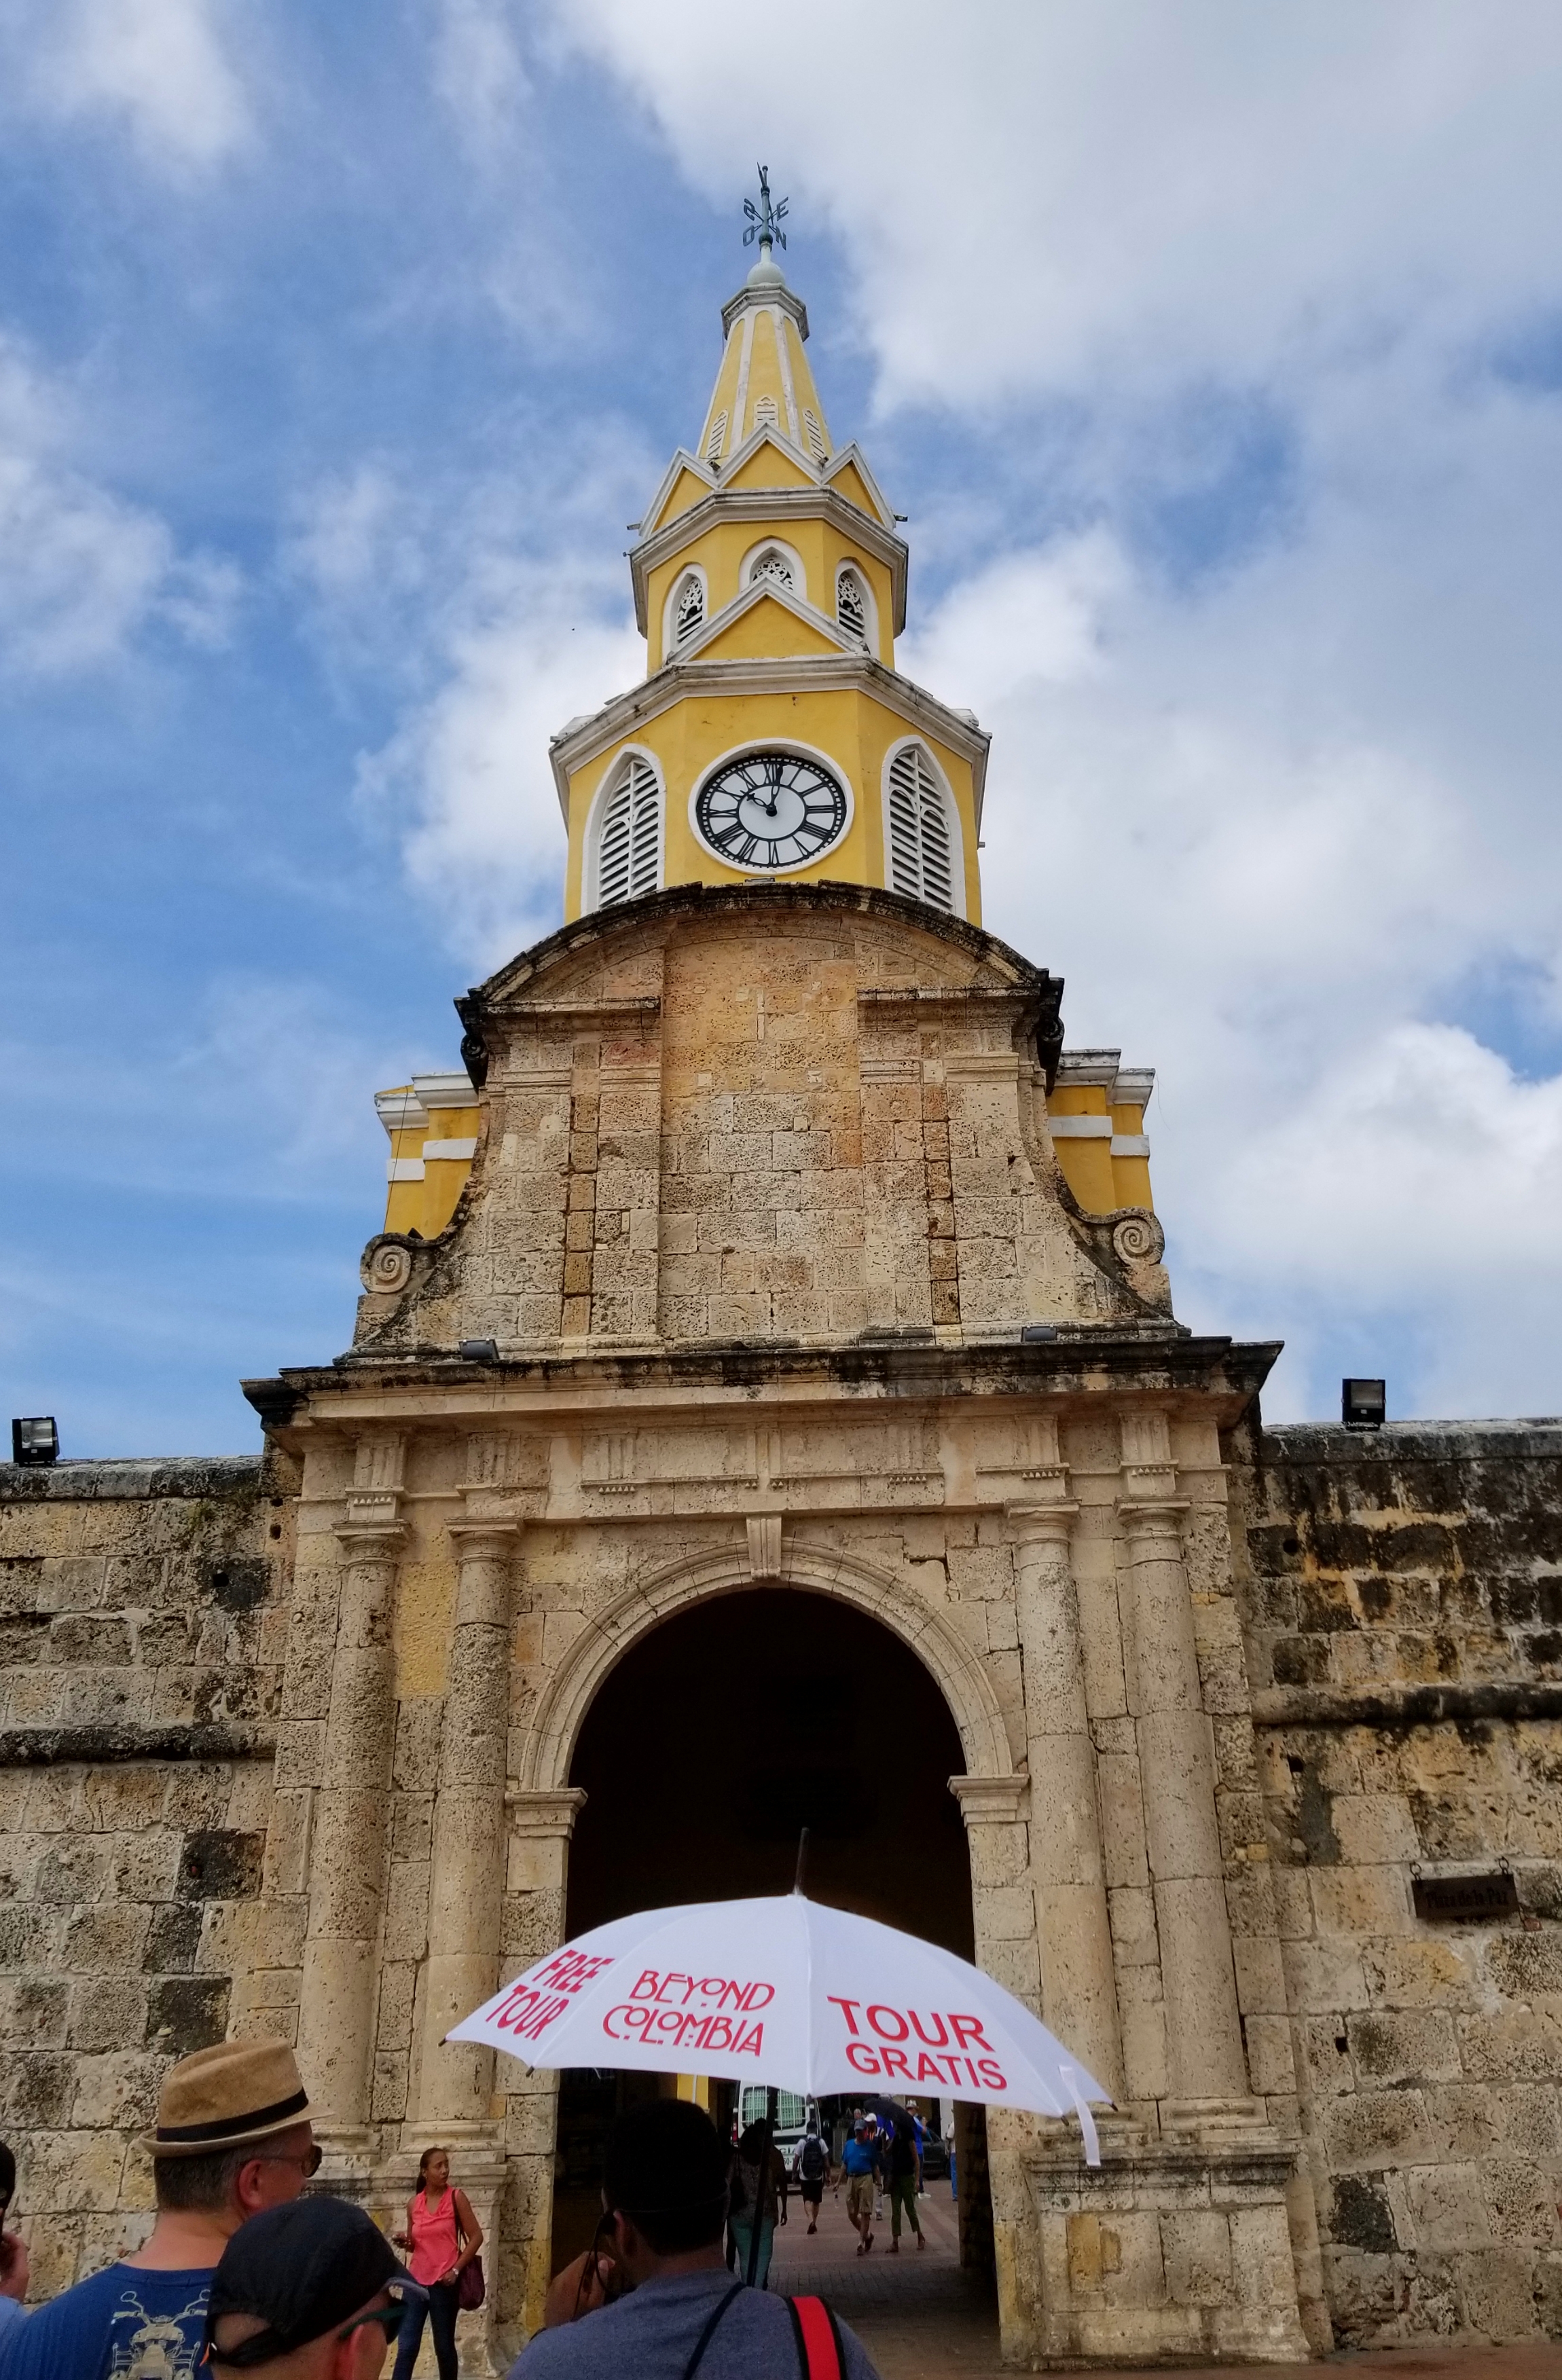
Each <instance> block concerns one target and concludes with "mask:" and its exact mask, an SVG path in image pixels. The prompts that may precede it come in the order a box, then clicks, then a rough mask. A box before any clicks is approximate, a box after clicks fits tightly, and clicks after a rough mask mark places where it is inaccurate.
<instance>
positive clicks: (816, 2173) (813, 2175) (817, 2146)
mask: <svg viewBox="0 0 1562 2380" xmlns="http://www.w3.org/2000/svg"><path fill="white" fill-rule="evenodd" d="M829 2162H830V2160H829V2158H828V2157H827V2156H826V2155H825V2154H824V2142H823V2141H819V2140H806V2141H804V2143H803V2144H802V2155H801V2157H800V2159H799V2171H800V2173H801V2174H802V2178H803V2180H805V2181H817V2180H819V2179H820V2178H821V2176H822V2175H823V2173H824V2168H825V2167H826V2166H827V2165H828V2164H829Z"/></svg>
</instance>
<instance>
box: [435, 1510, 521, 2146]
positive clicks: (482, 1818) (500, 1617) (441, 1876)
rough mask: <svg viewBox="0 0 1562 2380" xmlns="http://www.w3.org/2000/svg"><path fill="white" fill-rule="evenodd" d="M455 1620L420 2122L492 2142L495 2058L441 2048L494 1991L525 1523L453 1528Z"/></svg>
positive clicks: (472, 2047) (472, 2048)
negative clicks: (517, 1568) (515, 1573)
mask: <svg viewBox="0 0 1562 2380" xmlns="http://www.w3.org/2000/svg"><path fill="white" fill-rule="evenodd" d="M450 1536H451V1538H452V1540H453V1542H454V1544H455V1547H456V1552H457V1560H458V1573H457V1585H456V1618H455V1625H454V1629H453V1631H452V1634H451V1639H450V1661H449V1670H448V1672H447V1677H446V1683H445V1715H444V1720H443V1724H442V1726H441V1729H440V1754H439V1791H438V1794H437V1797H436V1799H435V1802H434V1813H433V1858H432V1863H431V1883H430V1892H429V1951H428V1965H427V1969H426V1972H425V1974H424V1980H423V1995H422V2006H423V2055H422V2064H421V2084H420V2090H419V2119H420V2121H421V2125H422V2126H423V2128H424V2129H425V2130H426V2129H427V2128H428V2127H430V2126H433V2127H434V2128H435V2129H437V2130H440V2131H443V2132H444V2133H445V2134H446V2135H450V2136H451V2137H453V2138H459V2137H461V2128H462V2127H466V2126H472V2127H478V2128H480V2129H481V2131H482V2133H483V2134H484V2135H486V2133H487V2131H488V2127H489V2125H490V2121H491V2117H492V2100H493V2094H494V2053H493V2051H492V2050H491V2049H484V2048H482V2047H481V2046H478V2045H477V2044H475V2043H471V2042H453V2043H451V2044H450V2045H449V2046H445V2034H446V2033H448V2031H449V2030H450V2027H451V2026H452V2025H453V2024H457V2023H458V2022H460V2020H461V2018H462V2017H464V2016H468V2015H470V2013H471V2011H472V2010H473V2009H474V2008H479V2007H481V2006H482V2002H483V2001H484V2000H485V1999H488V1998H491V1996H492V1995H493V1993H494V1991H495V1990H496V1988H497V1986H498V1981H499V1949H500V1939H501V1928H502V1920H503V1895H504V1884H505V1841H504V1825H505V1748H506V1726H507V1723H508V1718H509V1683H510V1635H511V1624H510V1604H511V1593H512V1565H513V1562H514V1559H515V1551H516V1544H517V1540H518V1538H519V1526H518V1524H516V1523H515V1522H513V1521H505V1520H472V1521H468V1522H457V1523H455V1524H452V1526H451V1529H450Z"/></svg>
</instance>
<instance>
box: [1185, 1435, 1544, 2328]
mask: <svg viewBox="0 0 1562 2380" xmlns="http://www.w3.org/2000/svg"><path fill="white" fill-rule="evenodd" d="M1230 1451H1231V1453H1232V1456H1233V1458H1234V1463H1235V1466H1236V1467H1235V1469H1234V1473H1233V1485H1234V1490H1235V1497H1236V1503H1237V1508H1238V1520H1239V1530H1238V1535H1239V1539H1240V1540H1241V1542H1239V1547H1238V1585H1239V1596H1240V1599H1241V1602H1242V1608H1243V1620H1244V1630H1245V1636H1246V1645H1247V1659H1248V1667H1249V1670H1250V1674H1251V1682H1252V1687H1253V1706H1254V1714H1255V1718H1256V1720H1257V1722H1258V1743H1259V1748H1260V1769H1261V1775H1262V1782H1263V1794H1264V1808H1265V1816H1266V1821H1267V1836H1268V1843H1269V1849H1270V1856H1271V1860H1272V1863H1273V1864H1274V1868H1275V1887H1276V1899H1277V1904H1278V1909H1279V1913H1280V1928H1281V1935H1282V1941H1283V1951H1284V1959H1285V1969H1286V1981H1287V1997H1288V2000H1289V2006H1290V2010H1291V2019H1290V2022H1291V2034H1292V2040H1293V2045H1294V2051H1295V2064H1296V2070H1297V2075H1298V2080H1299V2084H1300V2091H1301V2095H1302V2097H1301V2106H1302V2124H1303V2131H1304V2136H1305V2140H1306V2143H1307V2155H1308V2160H1309V2165H1310V2170H1311V2175H1312V2184H1313V2190H1314V2194H1315V2198H1316V2204H1317V2209H1318V2220H1319V2227H1320V2231H1321V2234H1322V2239H1323V2257H1324V2278H1325V2287H1326V2289H1327V2294H1328V2298H1329V2302H1330V2308H1331V2312H1332V2314H1333V2318H1334V2323H1335V2327H1336V2334H1337V2336H1338V2338H1339V2339H1340V2341H1341V2343H1350V2344H1352V2345H1369V2344H1383V2343H1385V2342H1387V2341H1390V2340H1392V2339H1395V2338H1407V2337H1409V2336H1412V2335H1414V2334H1418V2333H1419V2334H1424V2333H1426V2332H1428V2331H1431V2332H1434V2333H1440V2334H1444V2335H1448V2334H1452V2333H1455V2332H1458V2331H1476V2332H1481V2333H1483V2334H1484V2335H1486V2336H1487V2337H1490V2338H1525V2337H1530V2336H1532V2335H1534V2334H1536V2333H1537V2332H1541V2333H1550V2334H1555V2333H1556V2332H1557V2331H1558V2330H1562V2222H1559V2219H1558V2204H1557V2202H1558V2199H1559V2197H1562V2121H1559V2118H1562V1794H1559V1792H1558V1787H1559V1785H1562V1683H1559V1682H1558V1681H1559V1680H1562V1423H1554V1422H1543V1423H1523V1422H1515V1423H1506V1424H1505V1423H1470V1424H1458V1423H1446V1424H1436V1423H1415V1424H1400V1425H1395V1426H1392V1427H1388V1428H1386V1429H1384V1430H1382V1431H1380V1432H1377V1433H1374V1434H1372V1435H1362V1436H1358V1435H1354V1434H1352V1433H1348V1432H1347V1431H1345V1430H1342V1429H1338V1428H1317V1427H1294V1428H1284V1429H1272V1430H1267V1431H1263V1432H1262V1433H1256V1432H1254V1431H1253V1430H1251V1428H1244V1430H1243V1431H1242V1432H1241V1433H1239V1436H1238V1438H1237V1439H1236V1441H1235V1443H1234V1444H1233V1446H1232V1448H1231V1450H1230ZM1501 1866H1507V1867H1509V1868H1510V1869H1511V1871H1512V1874H1513V1876H1514V1878H1515V1880H1516V1885H1517V1893H1518V1900H1519V1910H1518V1911H1517V1912H1516V1913H1514V1914H1512V1915H1510V1916H1507V1917H1506V1918H1502V1919H1498V1920H1496V1921H1493V1922H1486V1923H1448V1922H1446V1921H1442V1920H1427V1919H1425V1918H1421V1917H1418V1916H1417V1915H1416V1913H1415V1910H1414V1906H1413V1902H1412V1894H1411V1886H1412V1881H1413V1879H1414V1877H1415V1876H1416V1874H1417V1873H1418V1872H1419V1873H1421V1874H1422V1875H1423V1876H1429V1877H1430V1876H1458V1875H1461V1874H1463V1875H1470V1874H1472V1873H1477V1872H1482V1871H1485V1872H1491V1871H1493V1870H1495V1869H1498V1868H1499V1867H1501Z"/></svg>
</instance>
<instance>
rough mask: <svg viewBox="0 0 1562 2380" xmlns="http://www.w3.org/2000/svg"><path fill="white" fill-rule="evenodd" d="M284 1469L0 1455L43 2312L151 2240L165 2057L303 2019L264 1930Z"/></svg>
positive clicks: (20, 2025)
mask: <svg viewBox="0 0 1562 2380" xmlns="http://www.w3.org/2000/svg"><path fill="white" fill-rule="evenodd" d="M292 1472H293V1466H292V1465H291V1464H290V1463H288V1461H287V1458H286V1457H285V1456H282V1455H280V1454H273V1455H272V1456H270V1457H269V1458H268V1459H267V1462H266V1463H265V1464H264V1465H262V1463H261V1462H260V1461H259V1460H258V1459H256V1460H249V1459H246V1460H234V1461H224V1462H194V1461H190V1462H166V1463H165V1462H159V1463H60V1464H58V1465H56V1466H54V1467H52V1468H49V1469H46V1470H45V1469H38V1470H31V1469H18V1468H17V1467H15V1466H13V1465H10V1464H6V1465H0V1657H3V1660H0V2037H3V2038H4V2041H5V2044H6V2058H5V2062H4V2070H3V2082H0V2131H4V2134H5V2136H6V2138H7V2139H8V2140H9V2141H10V2142H11V2143H12V2145H13V2147H14V2148H15V2149H16V2150H17V2152H18V2161H19V2167H20V2179H19V2183H18V2210H19V2214H20V2220H21V2228H22V2230H23V2232H24V2233H25V2234H26V2235H27V2237H28V2239H29V2241H30V2245H31V2258H32V2273H33V2289H34V2293H35V2295H37V2296H40V2297H47V2296H50V2295H52V2294H54V2293H55V2291H56V2290H58V2289H64V2288H66V2287H67V2286H68V2285H69V2283H70V2282H71V2281H73V2280H75V2279H77V2278H79V2277H80V2276H81V2275H82V2274H84V2273H86V2272H90V2271H92V2270H94V2269H96V2268H97V2267H98V2266H99V2265H103V2264H104V2263H106V2262H108V2261H110V2260H111V2259H112V2257H113V2256H114V2255H116V2254H117V2253H121V2252H122V2251H123V2250H124V2249H125V2248H126V2247H127V2246H130V2245H133V2244H135V2243H136V2242H137V2241H139V2240H140V2239H141V2238H142V2237H143V2236H144V2234H145V2231H146V2229H147V2228H148V2226H149V2224H150V2221H151V2171H150V2168H149V2166H148V2164H147V2162H146V2160H145V2158H144V2157H142V2156H141V2155H140V2154H139V2153H138V2152H137V2151H136V2150H135V2149H134V2148H133V2146H132V2145H131V2142H132V2137H133V2135H134V2133H135V2132H136V2131H139V2130H140V2129H141V2128H142V2127H143V2126H144V2125H145V2124H146V2123H147V2122H148V2121H149V2120H150V2119H151V2117H152V2115H153V2111H154V2109H155V2107H156V2100H157V2092H158V2087H159V2084H160V2083H161V2081H162V2077H163V2075H164V2073H165V2070H166V2069H167V2067H168V2066H169V2064H170V2063H171V2062H172V2060H173V2059H174V2058H179V2057H183V2056H185V2055H186V2054H187V2053H188V2052H189V2051H190V2050H192V2049H198V2048H201V2047H202V2046H204V2045H205V2044H207V2043H208V2042H213V2041H220V2040H222V2039H223V2038H224V2037H225V2036H226V2034H230V2033H233V2032H241V2031H244V2030H247V2029H249V2030H270V2029H273V2028H274V2027H276V2026H280V2027H282V2029H284V2030H286V2029H287V2027H288V2026H289V2025H290V2023H291V2021H292V2019H291V2011H290V2010H289V2008H288V2007H287V2004H286V1997H287V1996H286V1994H283V1995H280V1996H278V1995H274V1994H273V1993H272V1992H271V1991H270V1989H269V1988H268V1975H267V1962H268V1945H267V1943H266V1941H265V1940H264V1939H263V1938H262V1928H261V1927H260V1926H259V1925H257V1922H256V1921H257V1917H258V1914H259V1912H260V1909H261V1902H260V1898H259V1896H260V1892H261V1888H262V1864H263V1859H264V1853H265V1846H266V1834H267V1825H268V1818H269V1812H270V1803H271V1792H272V1762H271V1753H272V1731H273V1724H274V1718H275V1699H276V1689H277V1682H278V1676H279V1664H280V1654H281V1645H282V1633H281V1632H282V1630H283V1628H284V1626H285V1624H286V1613H285V1609H284V1608H283V1605H282V1603H281V1601H280V1599H279V1597H278V1592H277V1588H278V1582H279V1581H281V1580H285V1579H286V1577H287V1571H288V1567H289V1564H290V1559H291V1550H292V1536H293V1516H294V1505H293V1501H292V1488H293V1486H294V1480H293V1476H292ZM276 1998H281V2000H282V2005H274V2000H275V1999H276Z"/></svg>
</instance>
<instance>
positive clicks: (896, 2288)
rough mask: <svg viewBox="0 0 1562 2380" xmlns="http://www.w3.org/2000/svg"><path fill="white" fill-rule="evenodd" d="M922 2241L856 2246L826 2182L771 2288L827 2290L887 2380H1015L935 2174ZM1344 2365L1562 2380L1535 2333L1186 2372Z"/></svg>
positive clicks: (1437, 2376) (1556, 2360)
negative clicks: (814, 2217)
mask: <svg viewBox="0 0 1562 2380" xmlns="http://www.w3.org/2000/svg"><path fill="white" fill-rule="evenodd" d="M918 2211H919V2213H920V2214H921V2219H922V2226H923V2228H924V2230H925V2231H926V2233H927V2236H928V2245H927V2247H926V2248H925V2249H924V2250H922V2251H921V2253H920V2254H919V2253H918V2252H917V2249H916V2248H915V2246H914V2245H913V2244H912V2243H911V2241H909V2240H907V2239H905V2238H903V2239H902V2242H901V2250H900V2253H899V2255H898V2256H891V2255H888V2254H887V2253H885V2251H886V2250H887V2249H888V2246H889V2226H888V2222H887V2220H886V2221H885V2223H883V2224H882V2225H879V2226H877V2227H875V2230H874V2240H873V2251H872V2253H871V2254H869V2255H867V2256H859V2255H858V2254H857V2240H856V2234H855V2232H854V2231H853V2230H852V2228H851V2226H850V2225H849V2223H848V2221H847V2215H846V2200H845V2195H844V2193H843V2195H842V2197H841V2199H840V2200H839V2202H838V2203H837V2202H836V2201H833V2200H832V2198H831V2196H830V2193H829V2192H828V2191H827V2190H826V2192H825V2193H824V2205H823V2207H822V2209H821V2211H820V2217H819V2229H818V2231H817V2233H816V2234H815V2235H814V2237H813V2238H812V2239H810V2237H809V2236H808V2229H807V2226H806V2223H805V2222H804V2221H803V2219H802V2214H801V2210H800V2209H799V2206H798V2204H797V2202H796V2200H794V2201H793V2202H792V2205H791V2207H790V2209H789V2215H790V2220H789V2221H788V2223H787V2228H785V2230H783V2231H779V2232H777V2234H776V2240H777V2245H776V2251H775V2262H774V2264H773V2265H772V2267H771V2284H770V2285H771V2287H772V2289H786V2290H787V2291H789V2292H791V2293H792V2294H794V2295H803V2294H812V2295H814V2296H818V2297H822V2298H825V2299H827V2300H828V2301H829V2302H830V2304H831V2305H833V2306H834V2307H835V2309H836V2313H838V2314H839V2315H840V2317H841V2319H842V2321H843V2322H849V2323H850V2325H851V2326H852V2328H853V2329H854V2330H855V2331H856V2333H857V2335H858V2337H859V2338H860V2339H861V2341H862V2343H863V2345H864V2347H866V2348H867V2350H868V2352H869V2354H870V2355H871V2356H872V2357H873V2362H875V2364H876V2365H877V2366H878V2369H879V2372H880V2374H881V2375H882V2380H946V2375H947V2380H1013V2374H1012V2373H1009V2372H1006V2371H1005V2369H1004V2366H1003V2365H1002V2364H1001V2363H1000V2362H999V2360H998V2320H997V2313H996V2310H995V2306H994V2303H993V2297H992V2291H991V2289H990V2287H988V2286H987V2285H984V2284H977V2283H973V2282H972V2281H971V2280H970V2278H969V2277H967V2276H966V2275H965V2274H964V2273H962V2272H961V2270H960V2266H959V2242H958V2236H957V2233H956V2228H955V2210H954V2207H953V2206H952V2204H950V2200H949V2196H948V2191H947V2187H946V2185H941V2184H936V2183H935V2184H934V2185H933V2187H932V2188H931V2189H930V2191H929V2192H928V2195H927V2196H926V2197H925V2198H923V2199H921V2201H920V2202H919V2210H918ZM1341 2371H1348V2372H1350V2373H1352V2374H1360V2380H1558V2373H1559V2371H1562V2356H1559V2353H1558V2349H1557V2346H1556V2342H1555V2341H1551V2340H1532V2341H1528V2342H1526V2343H1524V2344H1522V2345H1519V2346H1513V2347H1481V2346H1470V2347H1462V2346H1461V2347H1443V2346H1439V2345H1437V2344H1435V2343H1434V2342H1431V2341H1429V2342H1428V2343H1427V2344H1426V2345H1424V2346H1415V2347H1396V2348H1385V2349H1382V2350H1378V2351H1376V2352H1373V2353H1365V2354H1339V2355H1331V2356H1329V2357H1328V2358H1326V2359H1325V2361H1324V2362H1322V2363H1295V2364H1275V2363H1260V2364H1249V2365H1236V2364H1229V2363H1227V2364H1220V2365H1213V2364H1211V2365H1202V2366H1201V2365H1196V2366H1192V2367H1189V2368H1188V2369H1187V2370H1186V2371H1185V2373H1184V2374H1183V2375H1182V2380H1195V2375H1197V2374H1200V2373H1204V2374H1209V2375H1210V2380H1302V2375H1304V2374H1317V2375H1319V2380H1324V2375H1325V2374H1336V2373H1338V2372H1341ZM1096 2380H1144V2375H1143V2374H1142V2372H1138V2373H1129V2371H1127V2370H1125V2371H1124V2372H1122V2373H1100V2374H1097V2375H1096Z"/></svg>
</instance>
